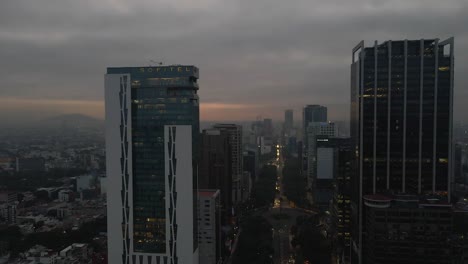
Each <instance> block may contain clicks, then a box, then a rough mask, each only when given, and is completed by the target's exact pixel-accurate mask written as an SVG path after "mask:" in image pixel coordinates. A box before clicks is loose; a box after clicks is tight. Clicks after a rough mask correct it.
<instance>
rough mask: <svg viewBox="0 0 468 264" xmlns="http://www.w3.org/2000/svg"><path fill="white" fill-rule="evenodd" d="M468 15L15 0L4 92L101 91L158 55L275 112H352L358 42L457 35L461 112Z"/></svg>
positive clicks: (449, 10) (414, 0) (397, 5)
mask: <svg viewBox="0 0 468 264" xmlns="http://www.w3.org/2000/svg"><path fill="white" fill-rule="evenodd" d="M467 13H468V3H467V1H465V0H447V1H444V2H443V4H442V3H441V2H440V1H435V0H411V1H408V0H392V1H388V0H386V1H384V0H353V1H342V0H327V1H317V0H314V1H310V0H297V1H281V0H234V1H218V0H200V1H191V0H181V1H169V0H161V1H152V0H136V1H124V0H101V1H91V0H86V1H72V0H15V1H10V0H7V1H5V2H3V3H2V5H1V9H0V46H1V49H0V58H2V59H1V60H0V67H1V68H2V69H3V70H2V71H1V72H0V78H1V79H2V89H0V96H2V97H15V98H26V99H37V100H44V99H48V100H49V99H56V100H80V101H82V100H90V101H96V100H102V98H103V74H104V72H105V68H106V67H108V66H137V65H147V64H148V63H149V60H150V59H152V60H156V61H159V60H162V61H164V62H166V63H168V64H172V63H181V64H195V65H197V66H199V67H200V69H201V79H200V84H201V89H200V96H201V98H202V102H209V103H219V104H226V103H230V104H242V105H256V104H259V105H262V109H263V110H262V111H263V113H262V115H264V116H265V115H270V114H271V116H273V117H275V118H280V117H281V111H282V110H283V109H284V108H291V107H292V108H296V109H299V108H300V106H301V105H304V104H313V103H319V104H324V105H329V106H330V107H331V108H330V110H329V112H330V114H331V116H332V117H333V118H337V119H346V118H347V117H348V114H347V109H348V107H349V105H348V104H349V72H350V70H349V64H350V61H351V49H352V48H353V46H354V45H356V44H357V43H358V42H359V41H360V40H361V39H364V40H365V41H366V42H367V43H368V44H369V45H371V43H373V40H374V39H377V40H379V41H385V40H387V39H404V38H408V39H419V38H433V37H439V38H446V37H450V36H455V37H456V73H455V74H456V88H455V89H456V95H457V96H456V102H455V103H456V106H455V113H457V114H456V118H459V119H460V118H463V116H462V114H460V113H463V112H466V110H468V109H466V107H465V106H464V105H463V102H465V101H466V100H467V99H468V92H467V90H466V89H465V87H466V86H467V85H468V77H467V76H466V72H467V71H468V66H467V65H466V61H468V52H467V51H466V49H464V47H467V45H468V33H467V32H466V29H465V28H466V25H467V24H468V16H466V14H467ZM59 105H61V104H59ZM265 106H266V107H265ZM0 109H1V107H0ZM268 109H269V110H268ZM32 110H33V109H32ZM10 111H12V112H14V111H15V109H14V108H10ZM250 114H251V116H246V119H249V118H255V116H256V115H257V113H256V112H252V113H250ZM98 115H99V114H98ZM229 115H230V112H229V111H228V112H226V118H229ZM296 116H298V115H296ZM208 118H209V117H208Z"/></svg>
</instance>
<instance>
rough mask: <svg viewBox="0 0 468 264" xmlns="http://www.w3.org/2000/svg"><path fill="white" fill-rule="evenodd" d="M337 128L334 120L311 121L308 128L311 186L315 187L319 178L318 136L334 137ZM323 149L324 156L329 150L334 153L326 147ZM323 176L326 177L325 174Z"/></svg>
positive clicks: (308, 172) (309, 185) (309, 182)
mask: <svg viewBox="0 0 468 264" xmlns="http://www.w3.org/2000/svg"><path fill="white" fill-rule="evenodd" d="M335 130H336V129H335V124H334V123H332V122H328V123H327V122H312V123H309V126H308V128H307V144H308V145H307V185H308V187H309V188H313V187H314V184H315V182H316V180H317V136H329V137H334V136H335V135H336V132H335ZM321 151H322V157H324V156H325V154H326V153H325V152H327V151H328V154H329V155H332V154H331V152H330V149H328V150H327V149H325V148H324V149H321ZM323 173H324V171H323ZM322 176H323V177H326V176H325V175H322ZM329 178H330V177H329Z"/></svg>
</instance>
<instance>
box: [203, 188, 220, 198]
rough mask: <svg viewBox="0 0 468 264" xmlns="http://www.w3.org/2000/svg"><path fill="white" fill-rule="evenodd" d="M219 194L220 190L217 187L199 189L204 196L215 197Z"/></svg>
mask: <svg viewBox="0 0 468 264" xmlns="http://www.w3.org/2000/svg"><path fill="white" fill-rule="evenodd" d="M218 194H219V190H217V189H202V190H198V195H199V196H202V197H214V196H217V195H218Z"/></svg>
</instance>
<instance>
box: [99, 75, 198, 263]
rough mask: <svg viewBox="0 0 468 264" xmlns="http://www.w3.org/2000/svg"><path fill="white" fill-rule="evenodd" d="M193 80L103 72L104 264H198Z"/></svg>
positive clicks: (196, 133)
mask: <svg viewBox="0 0 468 264" xmlns="http://www.w3.org/2000/svg"><path fill="white" fill-rule="evenodd" d="M197 79H198V69H197V68H196V67H194V66H164V67H162V66H161V67H125V68H108V69H107V75H106V76H105V100H106V159H107V182H108V188H107V212H108V213H107V219H108V252H109V263H121V264H137V263H138V264H140V263H170V264H177V263H184V264H185V263H198V240H197V238H198V233H197V231H198V227H197V223H198V221H197V203H198V201H197V179H196V177H197V174H196V169H197V168H196V166H197V160H196V159H197V155H198V139H197V138H198V136H199V106H198V95H197V90H198V84H197ZM194 172H195V173H194Z"/></svg>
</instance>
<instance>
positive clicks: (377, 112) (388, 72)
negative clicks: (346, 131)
mask: <svg viewBox="0 0 468 264" xmlns="http://www.w3.org/2000/svg"><path fill="white" fill-rule="evenodd" d="M453 66H454V59H453V38H450V39H448V40H445V41H442V42H440V41H439V40H438V39H429V40H424V39H422V40H411V41H408V40H404V41H387V42H384V43H383V44H380V45H378V44H377V42H375V45H374V47H367V48H366V47H365V46H364V43H363V42H361V43H360V44H359V45H358V46H356V47H355V48H354V49H353V63H352V65H351V136H352V138H353V139H354V142H355V144H356V150H357V154H358V161H357V165H358V166H357V168H358V173H357V176H358V177H357V178H356V179H357V181H356V185H355V187H354V188H353V190H355V191H356V193H355V195H353V206H352V207H353V208H354V209H353V210H354V212H353V213H354V214H355V217H356V221H354V222H355V223H357V225H358V226H357V227H356V228H355V233H354V234H353V244H354V247H353V248H354V249H355V250H357V252H358V255H361V256H362V258H361V260H360V262H359V263H415V262H414V261H413V262H412V260H419V259H421V257H423V258H424V259H427V260H429V259H431V261H432V260H434V261H436V262H434V263H442V262H438V261H440V258H439V259H437V260H436V259H432V258H431V257H428V256H429V255H430V254H432V253H433V252H431V250H433V249H434V248H441V247H443V243H445V242H441V241H445V240H444V239H445V237H442V236H429V235H428V234H427V233H421V235H422V236H424V237H426V238H422V239H420V240H418V238H416V236H417V234H415V233H413V231H412V230H413V228H415V227H414V226H413V225H410V223H406V224H407V226H405V228H406V227H408V228H407V229H405V230H396V231H395V230H389V231H388V232H394V231H395V232H408V233H409V234H410V236H409V237H405V238H404V239H403V240H405V241H407V242H408V243H405V244H403V243H400V242H399V243H398V244H399V247H400V248H399V249H397V248H392V247H390V244H387V245H386V246H385V247H382V248H381V250H382V251H378V252H377V251H375V250H377V249H375V250H371V249H370V248H371V246H373V245H376V246H378V244H379V243H374V242H376V241H377V239H378V238H377V236H375V237H370V236H367V239H376V241H372V240H368V241H365V239H366V237H364V238H363V233H365V232H363V231H365V230H363V228H364V227H365V226H366V228H367V227H368V224H364V223H369V221H372V219H363V218H365V217H366V215H367V216H371V215H369V213H370V212H374V211H379V210H377V209H376V208H377V207H379V206H380V207H379V208H381V209H382V208H392V209H389V211H388V212H386V211H382V212H375V214H387V213H391V211H392V210H396V211H397V210H398V209H395V206H396V208H399V205H396V204H399V203H393V202H392V201H400V202H401V201H406V202H407V204H408V206H409V204H411V203H412V202H414V201H415V200H416V201H418V198H416V199H415V198H412V197H409V198H408V197H406V198H402V197H401V196H398V198H396V199H395V198H392V197H388V196H376V195H380V194H383V193H385V194H387V195H396V194H407V195H408V194H412V195H427V194H437V195H438V197H439V198H440V199H442V200H443V199H445V200H446V201H447V200H449V199H450V184H449V182H450V178H451V175H452V169H451V164H452V120H453V117H452V116H453V73H454V67H453ZM368 195H370V196H368ZM363 200H365V201H366V202H365V203H363ZM421 201H422V200H421ZM431 201H432V202H433V203H434V200H431ZM364 204H365V206H364ZM379 204H380V205H379ZM411 206H413V205H411ZM415 206H416V208H418V205H417V204H416V205H415ZM437 206H441V205H440V204H437ZM429 207H430V206H429V205H427V204H424V205H419V208H420V209H421V210H422V208H427V210H428V212H430V210H432V209H429ZM366 208H372V209H369V210H368V209H366ZM366 210H368V211H366ZM420 215H421V212H420V211H416V210H415V211H414V216H415V219H416V217H420ZM428 215H430V214H428ZM377 220H378V219H377ZM390 220H391V219H390ZM395 221H396V220H395ZM398 221H399V222H398ZM398 221H397V222H398V223H395V224H398V226H403V223H404V222H401V221H402V220H401V219H400V220H398ZM408 221H410V220H408ZM374 227H375V228H377V227H378V226H377V224H376V225H375V226H371V227H368V228H374ZM416 228H419V227H416ZM422 228H426V227H424V226H422ZM431 230H432V227H431ZM374 231H376V230H374ZM379 232H380V230H379ZM376 233H377V232H376ZM366 234H371V233H366ZM390 237H391V236H390V235H389V236H386V238H385V239H393V238H390ZM379 238H380V237H379ZM382 239H383V238H382ZM399 239H400V240H401V239H402V238H401V235H400V238H399ZM389 243H390V242H389ZM441 243H442V244H441ZM366 246H367V247H368V248H366ZM426 246H427V247H426ZM372 248H373V247H372ZM405 250H407V252H408V253H410V254H407V253H405ZM379 254H380V255H379ZM424 254H427V255H424ZM384 256H385V257H384ZM389 256H392V258H390V257H389ZM382 259H385V262H381V261H382ZM426 263H429V262H426ZM431 263H432V262H431Z"/></svg>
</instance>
